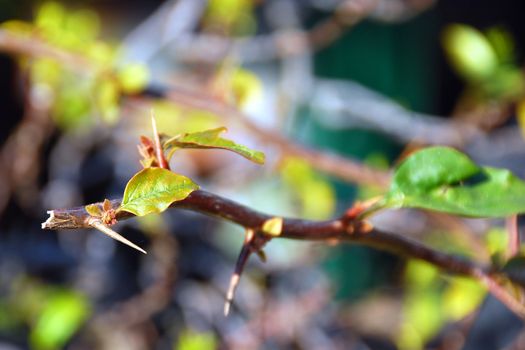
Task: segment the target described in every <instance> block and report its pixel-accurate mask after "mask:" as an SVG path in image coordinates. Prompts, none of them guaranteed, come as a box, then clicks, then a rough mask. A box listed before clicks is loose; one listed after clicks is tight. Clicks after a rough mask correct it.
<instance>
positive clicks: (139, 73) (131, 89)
mask: <svg viewBox="0 0 525 350" xmlns="http://www.w3.org/2000/svg"><path fill="white" fill-rule="evenodd" d="M117 78H118V81H119V83H120V86H121V88H122V91H123V92H125V93H128V94H135V93H137V92H139V91H141V90H143V89H144V88H145V87H146V85H147V84H148V81H149V71H148V68H147V67H146V66H145V65H143V64H138V63H130V64H127V65H125V66H124V67H123V68H122V69H120V70H119V71H118V73H117Z"/></svg>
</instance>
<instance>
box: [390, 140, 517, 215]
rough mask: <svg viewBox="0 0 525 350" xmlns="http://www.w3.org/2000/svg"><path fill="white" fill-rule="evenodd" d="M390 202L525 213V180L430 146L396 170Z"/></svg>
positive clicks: (454, 211) (447, 209)
mask: <svg viewBox="0 0 525 350" xmlns="http://www.w3.org/2000/svg"><path fill="white" fill-rule="evenodd" d="M385 198H386V205H387V206H390V207H412V208H425V209H431V210H436V211H442V212H447V213H452V214H456V215H464V216H471V217H504V216H508V215H512V214H515V213H521V212H525V183H524V182H523V181H521V180H520V179H518V178H517V177H516V176H514V175H513V174H512V173H511V172H510V171H508V170H505V169H495V168H489V167H485V168H479V167H477V166H476V164H474V163H473V162H472V161H471V160H470V159H469V158H468V157H466V156H465V155H464V154H462V153H460V152H458V151H456V150H454V149H452V148H448V147H431V148H427V149H424V150H421V151H418V152H416V153H414V154H413V155H411V156H410V157H408V158H407V159H406V160H405V161H404V162H403V163H401V165H400V166H399V167H398V168H397V169H396V171H395V173H394V178H393V181H392V184H391V187H390V190H389V192H388V194H387V195H386V197H385Z"/></svg>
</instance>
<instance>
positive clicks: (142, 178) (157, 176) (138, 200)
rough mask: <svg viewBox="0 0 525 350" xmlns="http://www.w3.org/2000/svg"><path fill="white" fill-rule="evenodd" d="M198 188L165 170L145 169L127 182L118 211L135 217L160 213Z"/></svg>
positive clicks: (183, 177) (185, 178)
mask: <svg viewBox="0 0 525 350" xmlns="http://www.w3.org/2000/svg"><path fill="white" fill-rule="evenodd" d="M198 188H199V186H198V185H197V184H195V183H194V182H193V181H191V180H190V179H189V178H187V177H185V176H182V175H178V174H175V173H173V172H171V171H169V170H167V169H162V168H146V169H143V170H141V171H139V172H138V173H137V174H135V176H133V177H132V178H131V179H130V180H129V182H128V184H127V185H126V189H125V190H124V198H123V199H122V204H121V206H120V208H119V209H118V210H119V211H121V210H124V211H127V212H130V213H133V214H135V215H137V216H144V215H147V214H150V213H160V212H163V211H164V210H166V209H167V208H168V207H169V206H170V204H171V203H173V202H176V201H180V200H183V199H184V198H186V197H187V196H188V195H189V194H190V193H191V192H193V191H195V190H197V189H198Z"/></svg>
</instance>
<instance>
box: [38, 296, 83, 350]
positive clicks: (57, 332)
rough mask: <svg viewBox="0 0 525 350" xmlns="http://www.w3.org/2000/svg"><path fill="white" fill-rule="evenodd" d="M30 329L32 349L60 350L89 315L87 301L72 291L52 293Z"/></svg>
mask: <svg viewBox="0 0 525 350" xmlns="http://www.w3.org/2000/svg"><path fill="white" fill-rule="evenodd" d="M44 302H45V306H44V308H43V310H42V313H41V314H40V315H39V316H38V319H37V320H36V324H35V325H34V327H33V328H32V329H31V334H30V341H31V345H32V348H34V349H41V350H47V349H60V348H63V347H64V345H65V344H66V343H67V341H68V340H69V339H70V338H71V337H72V336H73V335H74V334H75V332H76V331H77V330H78V328H79V327H80V326H81V325H82V324H83V323H84V322H85V321H86V319H87V317H88V316H89V313H90V304H89V300H88V299H87V298H86V297H85V296H84V295H82V294H80V293H77V292H75V291H72V290H63V291H57V292H56V293H52V294H51V295H50V296H49V297H48V299H47V300H45V301H44Z"/></svg>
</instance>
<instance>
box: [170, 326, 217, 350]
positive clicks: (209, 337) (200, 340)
mask: <svg viewBox="0 0 525 350" xmlns="http://www.w3.org/2000/svg"><path fill="white" fill-rule="evenodd" d="M173 349H178V350H201V349H217V340H216V339H215V336H214V335H213V333H209V332H195V331H190V330H185V331H183V332H182V333H181V334H180V336H179V341H178V342H177V344H175V345H174V347H173Z"/></svg>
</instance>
